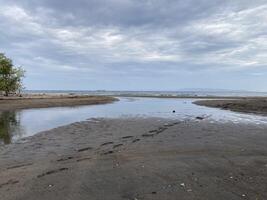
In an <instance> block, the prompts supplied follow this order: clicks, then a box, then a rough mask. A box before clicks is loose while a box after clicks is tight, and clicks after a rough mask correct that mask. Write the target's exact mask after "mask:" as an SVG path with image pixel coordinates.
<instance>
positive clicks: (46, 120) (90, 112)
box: [9, 97, 267, 139]
mask: <svg viewBox="0 0 267 200" xmlns="http://www.w3.org/2000/svg"><path fill="white" fill-rule="evenodd" d="M195 100H196V99H194V100H192V99H160V98H132V97H131V98H120V101H117V102H114V103H112V104H105V105H90V106H77V107H64V108H42V109H28V110H23V111H20V112H18V113H16V121H17V126H14V128H15V129H11V128H10V129H9V132H10V131H11V132H12V135H14V138H15V139H18V138H20V137H22V136H31V135H33V134H35V133H37V132H40V131H44V130H49V129H52V128H55V127H58V126H62V125H66V124H70V123H73V122H77V121H84V120H87V119H90V118H129V117H142V118H146V117H161V118H175V119H178V120H184V119H195V117H197V116H204V117H205V118H206V120H208V121H209V122H212V123H215V122H220V123H226V122H232V123H253V124H255V125H256V124H259V125H260V124H267V118H266V117H263V116H256V115H249V114H239V113H235V112H232V111H227V110H221V109H217V108H208V107H204V106H197V105H194V104H192V102H193V101H195ZM173 110H175V111H176V112H175V113H172V111H173Z"/></svg>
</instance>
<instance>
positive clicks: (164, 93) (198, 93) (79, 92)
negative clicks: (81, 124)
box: [23, 90, 267, 97]
mask: <svg viewBox="0 0 267 200" xmlns="http://www.w3.org/2000/svg"><path fill="white" fill-rule="evenodd" d="M23 93H27V94H75V95H107V96H163V97H164V96H171V97H214V96H215V97H267V92H253V91H228V90H223V91H221V90H217V91H216V90H212V91H208V90H207V91H202V90H199V91H195V90H193V91H190V90H188V91H186V90H185V91H108V90H25V91H23Z"/></svg>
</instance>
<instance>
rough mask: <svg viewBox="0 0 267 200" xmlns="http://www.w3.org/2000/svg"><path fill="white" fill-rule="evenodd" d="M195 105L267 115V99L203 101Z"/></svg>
mask: <svg viewBox="0 0 267 200" xmlns="http://www.w3.org/2000/svg"><path fill="white" fill-rule="evenodd" d="M194 103H195V104H197V105H202V106H209V107H215V108H222V109H226V110H232V111H237V112H244V113H255V114H261V115H267V97H259V98H247V99H231V100H226V99H223V100H222V99H221V100H201V101H196V102H194Z"/></svg>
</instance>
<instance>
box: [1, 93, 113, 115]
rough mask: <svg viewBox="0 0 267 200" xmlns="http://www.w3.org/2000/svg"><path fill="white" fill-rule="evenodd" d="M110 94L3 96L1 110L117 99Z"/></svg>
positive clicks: (102, 101) (75, 104)
mask: <svg viewBox="0 0 267 200" xmlns="http://www.w3.org/2000/svg"><path fill="white" fill-rule="evenodd" d="M116 100H117V99H116V98H114V97H110V96H88V95H81V96H79V95H48V94H44V95H25V96H23V97H1V98H0V112H1V111H10V110H20V109H27V108H48V107H63V106H79V105H93V104H105V103H111V102H113V101H116Z"/></svg>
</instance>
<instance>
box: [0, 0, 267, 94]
mask: <svg viewBox="0 0 267 200" xmlns="http://www.w3.org/2000/svg"><path fill="white" fill-rule="evenodd" d="M0 3H1V7H0V44H1V46H0V51H1V52H5V53H6V54H7V55H8V56H9V57H12V58H13V59H14V62H15V63H16V64H18V65H22V66H24V67H25V68H26V70H27V72H28V73H27V79H26V86H27V87H28V88H29V89H125V90H127V89H129V90H141V89H144V90H157V89H158V90H164V89H167V90H175V89H179V88H184V87H190V88H191V87H197V88H201V87H204V88H227V89H231V88H232V89H250V90H267V81H266V80H265V79H264V76H266V73H267V69H266V66H267V3H266V1H265V0H264V1H262V0H258V1H257V0H255V1H253V2H252V1H249V0H236V1H230V0H225V1H221V0H214V1H210V0H188V1H182V0H165V1H162V0H142V1H141V0H140V1H135V0H103V1H98V0H90V1H88V0H75V1H74V0H73V1H71V0H70V1H65V0H64V1H63V0H57V1H54V0H40V1H35V0H25V1H19V0H10V1H4V0H0ZM262 83H265V85H263V84H262Z"/></svg>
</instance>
